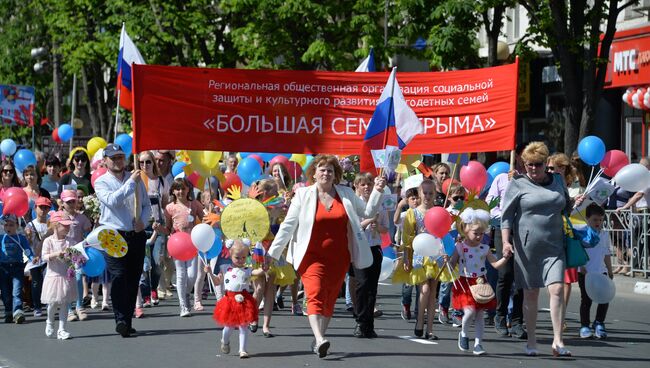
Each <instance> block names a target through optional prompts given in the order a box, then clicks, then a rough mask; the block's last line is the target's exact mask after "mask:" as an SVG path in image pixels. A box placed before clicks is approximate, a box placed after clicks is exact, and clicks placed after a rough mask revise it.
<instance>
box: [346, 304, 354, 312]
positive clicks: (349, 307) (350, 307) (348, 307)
mask: <svg viewBox="0 0 650 368" xmlns="http://www.w3.org/2000/svg"><path fill="white" fill-rule="evenodd" d="M345 310H346V311H348V312H352V311H354V306H353V305H352V304H346V305H345Z"/></svg>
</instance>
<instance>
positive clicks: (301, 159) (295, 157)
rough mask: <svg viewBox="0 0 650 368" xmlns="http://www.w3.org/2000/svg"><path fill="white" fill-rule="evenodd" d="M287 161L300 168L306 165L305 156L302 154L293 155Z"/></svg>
mask: <svg viewBox="0 0 650 368" xmlns="http://www.w3.org/2000/svg"><path fill="white" fill-rule="evenodd" d="M289 161H293V162H295V163H297V164H298V165H300V167H302V166H305V164H306V163H307V155H304V154H302V153H294V154H293V155H291V158H289Z"/></svg>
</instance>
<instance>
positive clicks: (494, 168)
mask: <svg viewBox="0 0 650 368" xmlns="http://www.w3.org/2000/svg"><path fill="white" fill-rule="evenodd" d="M508 171H510V164H508V163H507V162H495V163H493V164H492V165H490V167H489V168H488V169H487V172H488V175H489V176H491V177H492V179H493V180H494V178H496V177H497V175H499V174H504V173H507V172H508Z"/></svg>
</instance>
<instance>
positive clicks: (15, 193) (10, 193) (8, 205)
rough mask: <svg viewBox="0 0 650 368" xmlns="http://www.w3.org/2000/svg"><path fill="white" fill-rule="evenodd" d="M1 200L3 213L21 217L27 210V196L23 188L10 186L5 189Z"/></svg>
mask: <svg viewBox="0 0 650 368" xmlns="http://www.w3.org/2000/svg"><path fill="white" fill-rule="evenodd" d="M2 200H3V204H2V214H3V215H16V216H18V217H22V216H25V214H27V211H29V198H28V197H27V193H26V192H25V191H24V190H23V188H19V187H11V188H9V189H7V190H6V191H5V193H4V197H3V198H2Z"/></svg>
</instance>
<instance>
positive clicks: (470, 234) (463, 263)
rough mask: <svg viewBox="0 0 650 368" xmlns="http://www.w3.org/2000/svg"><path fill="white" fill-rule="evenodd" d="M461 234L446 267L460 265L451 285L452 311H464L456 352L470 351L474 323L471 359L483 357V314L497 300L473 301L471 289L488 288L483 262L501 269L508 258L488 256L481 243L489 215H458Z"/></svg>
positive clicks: (486, 247) (471, 212) (479, 212)
mask: <svg viewBox="0 0 650 368" xmlns="http://www.w3.org/2000/svg"><path fill="white" fill-rule="evenodd" d="M460 219H461V226H460V229H458V230H459V231H460V233H461V234H462V237H463V241H461V242H458V243H456V250H455V252H454V254H453V255H452V257H451V260H450V263H449V265H450V266H451V267H452V268H453V267H455V266H456V265H457V264H460V275H461V276H460V278H459V279H458V280H457V281H455V282H454V286H453V292H452V293H453V298H452V301H453V305H454V309H456V310H462V311H463V323H462V330H461V331H460V332H459V333H458V348H459V349H460V350H461V351H469V350H470V348H469V326H470V324H471V323H472V322H474V331H475V334H476V337H475V338H474V349H473V350H472V352H473V353H474V355H483V354H485V349H483V345H482V344H481V343H482V340H483V330H484V327H485V326H484V323H485V321H484V320H483V311H485V310H489V309H494V308H495V307H496V300H495V299H494V298H492V300H490V301H488V302H478V301H476V300H475V298H474V296H473V294H472V292H471V289H470V286H472V285H476V284H477V283H485V284H487V283H488V281H487V277H486V274H487V269H486V267H485V260H486V259H487V261H488V262H489V263H490V264H491V265H492V267H494V268H497V269H498V268H501V267H503V266H504V265H505V264H506V262H507V261H508V258H509V257H511V255H510V254H509V255H507V256H504V257H503V258H501V259H499V260H497V259H496V257H495V256H494V255H493V254H492V252H490V245H489V244H484V243H482V242H481V240H482V239H483V235H484V234H485V232H486V231H487V230H488V229H489V221H490V213H489V212H488V211H486V210H482V209H474V208H471V207H468V208H466V209H465V210H463V211H462V212H461V214H460Z"/></svg>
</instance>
